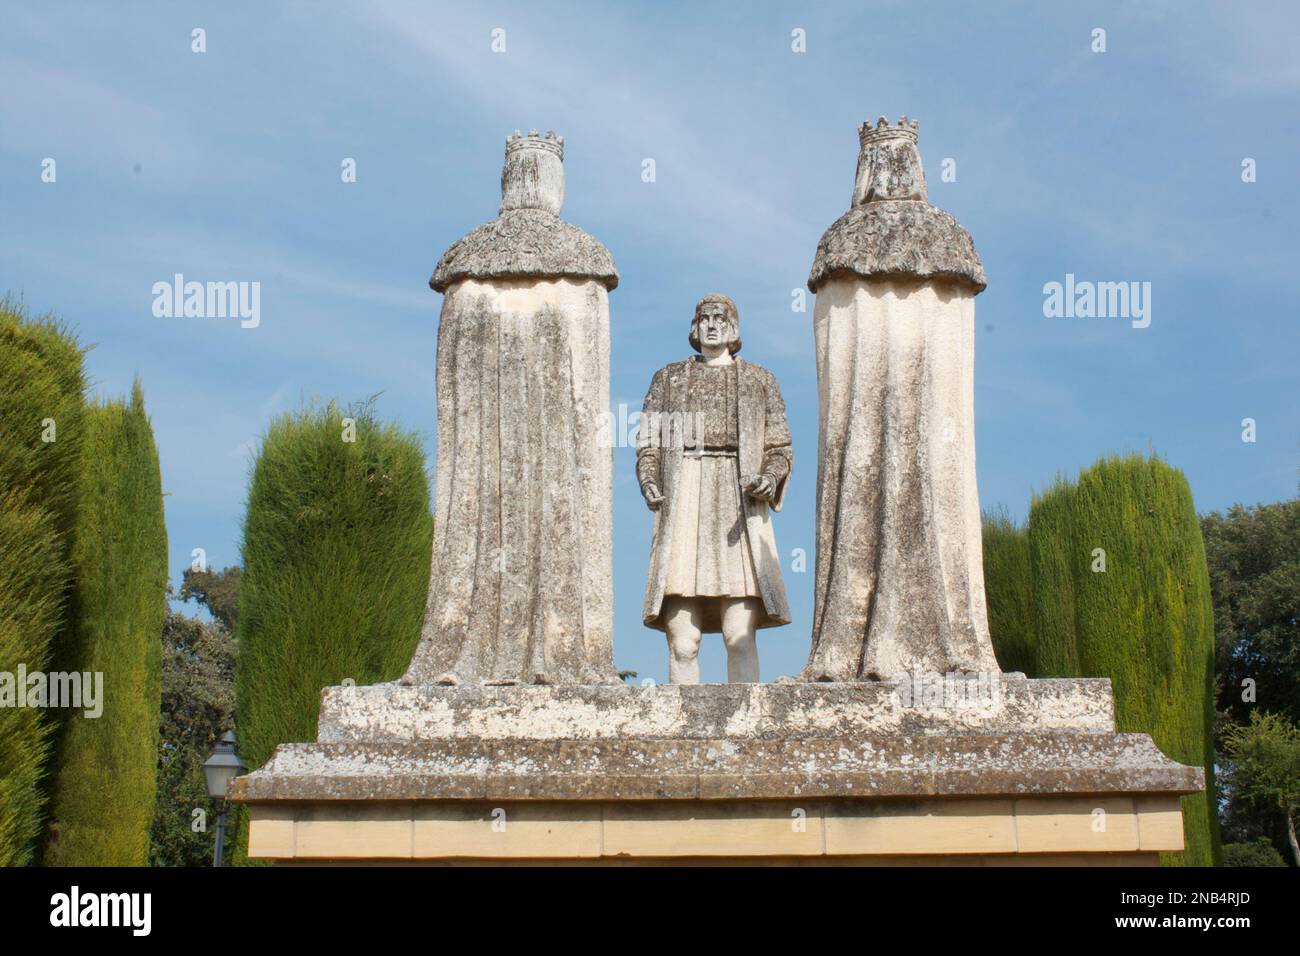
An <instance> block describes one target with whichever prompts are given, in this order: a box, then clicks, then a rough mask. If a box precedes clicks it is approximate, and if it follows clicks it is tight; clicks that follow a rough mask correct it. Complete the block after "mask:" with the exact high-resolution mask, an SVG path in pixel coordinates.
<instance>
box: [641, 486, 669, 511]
mask: <svg viewBox="0 0 1300 956" xmlns="http://www.w3.org/2000/svg"><path fill="white" fill-rule="evenodd" d="M641 497H643V498H645V506H646V507H647V508H649V509H650V510H651V511H658V510H659V506H660V505H661V504H663V503H664V496H663V495H661V494H660V493H659V485H657V484H656V483H655V482H653V481H647V482H646V483H645V484H644V485H642V486H641Z"/></svg>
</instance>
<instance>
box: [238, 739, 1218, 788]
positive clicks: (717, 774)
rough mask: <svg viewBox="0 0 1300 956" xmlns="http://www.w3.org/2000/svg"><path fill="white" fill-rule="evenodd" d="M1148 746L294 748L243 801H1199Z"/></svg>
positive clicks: (814, 742) (717, 743)
mask: <svg viewBox="0 0 1300 956" xmlns="http://www.w3.org/2000/svg"><path fill="white" fill-rule="evenodd" d="M1203 785H1204V780H1203V772H1202V771H1201V769H1200V768H1197V767H1187V766H1183V765H1182V764H1177V763H1174V762H1173V761H1171V760H1169V759H1168V758H1167V757H1165V756H1164V755H1163V754H1161V753H1160V752H1159V751H1158V750H1157V749H1156V747H1155V745H1154V744H1152V742H1151V739H1150V738H1149V737H1148V736H1146V735H1145V734H1050V735H1025V734H1010V735H1008V734H999V735H991V736H946V735H943V736H941V735H932V736H920V737H888V738H884V737H868V738H861V739H853V740H851V739H846V738H842V737H841V738H830V739H828V738H813V739H803V740H784V741H783V740H733V739H723V740H637V739H624V740H597V741H574V740H500V741H482V740H472V739H471V740H442V741H425V742H420V743H326V744H285V745H282V746H280V747H279V748H277V750H276V752H275V755H274V756H273V757H272V759H271V760H270V762H269V763H268V764H267V765H266V766H265V767H264V768H263V769H262V770H259V771H258V772H257V773H254V774H251V775H249V776H246V777H240V778H238V779H237V780H236V782H235V789H234V791H233V793H232V797H233V798H234V799H236V800H238V801H241V802H265V801H280V800H294V801H331V800H433V799H458V800H470V799H473V800H493V799H500V800H604V799H615V800H663V799H680V800H699V799H704V800H711V799H731V800H734V799H745V800H764V799H786V798H790V797H801V796H806V797H922V796H944V797H953V796H993V795H1023V794H1070V793H1088V794H1100V795H1104V794H1138V793H1140V794H1152V793H1179V794H1181V793H1191V792H1194V791H1196V790H1199V789H1201V788H1202V787H1203Z"/></svg>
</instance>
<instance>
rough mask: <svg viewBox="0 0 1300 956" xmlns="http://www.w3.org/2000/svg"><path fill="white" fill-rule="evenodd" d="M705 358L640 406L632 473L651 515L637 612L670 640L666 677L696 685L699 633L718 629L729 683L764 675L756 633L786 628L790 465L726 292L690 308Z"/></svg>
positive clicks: (763, 379) (763, 377) (668, 375)
mask: <svg viewBox="0 0 1300 956" xmlns="http://www.w3.org/2000/svg"><path fill="white" fill-rule="evenodd" d="M689 341H690V343H691V346H692V347H693V348H694V349H695V350H696V351H697V352H698V353H699V354H698V355H695V356H693V357H692V358H689V359H687V360H686V361H684V362H674V363H673V364H671V365H668V366H665V367H664V368H662V369H660V370H659V371H658V372H656V373H655V376H654V379H653V380H652V381H651V383H650V391H649V392H648V393H647V394H646V399H645V405H644V406H643V408H642V412H641V427H640V431H639V433H638V436H637V480H638V481H639V482H640V485H641V494H642V496H643V497H644V498H645V502H646V505H647V506H648V507H649V508H650V510H651V511H653V512H654V513H655V516H654V539H653V544H652V545H651V553H650V574H649V579H648V580H647V582H646V596H645V608H644V613H643V615H642V617H643V620H644V622H645V624H646V626H647V627H653V628H656V629H658V630H661V631H664V632H665V633H666V634H667V635H668V649H669V658H668V679H669V680H670V681H671V682H672V683H674V684H697V683H699V680H700V664H699V650H700V637H701V635H702V634H714V633H718V632H719V631H721V633H722V638H723V641H724V643H725V644H726V647H727V679H728V680H729V681H731V682H744V683H755V682H757V681H758V648H757V645H756V641H755V632H756V630H757V629H758V628H761V627H777V626H779V625H782V624H789V623H790V610H789V607H788V605H787V603H786V596H785V584H784V583H783V581H782V580H781V561H780V557H779V555H778V553H777V550H776V538H775V536H774V535H773V533H772V519H771V512H772V511H780V510H781V502H782V501H783V500H784V498H785V488H786V483H787V481H788V479H789V476H790V470H791V468H792V467H793V465H794V456H793V452H792V450H791V447H790V430H789V428H788V427H787V425H786V421H785V403H784V402H783V401H782V400H781V391H780V389H779V388H777V384H776V379H775V378H774V377H773V376H772V373H771V372H769V371H768V370H767V369H765V368H763V367H762V366H761V365H754V364H752V363H750V362H746V361H744V360H743V359H739V358H736V357H735V355H736V353H737V352H739V351H740V313H739V312H738V311H737V309H736V304H735V303H734V302H732V301H731V299H729V298H728V297H727V296H725V295H720V294H716V293H715V294H712V295H706V296H705V297H704V298H703V299H701V300H700V302H699V304H698V305H696V307H695V318H694V319H693V320H692V322H691V332H690V337H689Z"/></svg>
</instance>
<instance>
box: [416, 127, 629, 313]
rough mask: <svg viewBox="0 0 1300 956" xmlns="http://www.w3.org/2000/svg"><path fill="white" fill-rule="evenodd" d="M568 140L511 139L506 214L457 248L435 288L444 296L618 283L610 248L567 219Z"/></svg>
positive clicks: (505, 171)
mask: <svg viewBox="0 0 1300 956" xmlns="http://www.w3.org/2000/svg"><path fill="white" fill-rule="evenodd" d="M563 205H564V137H563V136H556V135H555V134H554V133H551V132H548V133H547V134H546V135H545V136H539V135H538V134H537V131H536V130H533V131H532V132H530V133H529V134H528V135H527V136H521V135H520V134H519V131H518V130H515V133H514V135H513V136H511V137H509V138H508V139H507V140H506V159H505V164H504V165H503V167H502V169H501V215H500V216H499V217H498V218H496V219H493V220H492V221H491V222H488V223H484V224H483V225H481V226H479V227H478V228H477V229H475V230H474V231H473V232H471V233H469V235H467V236H464V237H462V238H460V239H458V240H456V241H455V242H453V243H452V244H451V246H449V247H448V248H447V251H446V252H444V253H443V254H442V258H441V259H439V260H438V265H437V267H436V268H435V269H434V271H433V276H432V278H430V279H429V285H430V286H431V287H432V288H433V289H434V291H436V292H445V291H446V290H447V289H448V288H449V287H450V286H451V285H452V284H453V283H455V282H458V281H460V280H462V279H561V278H568V279H594V280H595V281H597V282H599V283H600V284H601V285H603V286H604V287H605V289H606V291H609V290H612V289H613V288H614V287H615V286H617V285H618V270H616V269H615V268H614V259H613V257H611V256H610V254H609V250H608V249H606V248H605V247H604V246H603V245H601V244H600V243H599V242H597V241H596V240H595V239H593V238H592V237H591V236H589V235H587V233H585V232H583V231H582V230H581V229H579V228H578V227H577V226H575V225H572V224H571V223H567V222H565V221H564V220H563V219H561V218H560V209H561V207H562V206H563Z"/></svg>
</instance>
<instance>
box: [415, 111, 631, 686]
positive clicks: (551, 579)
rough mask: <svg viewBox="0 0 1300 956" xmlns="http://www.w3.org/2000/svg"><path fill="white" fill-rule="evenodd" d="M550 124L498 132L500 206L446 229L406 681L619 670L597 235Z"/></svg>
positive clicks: (605, 334)
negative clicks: (570, 185) (567, 199)
mask: <svg viewBox="0 0 1300 956" xmlns="http://www.w3.org/2000/svg"><path fill="white" fill-rule="evenodd" d="M562 157H563V147H562V143H561V141H560V140H559V139H558V138H556V137H554V136H553V135H550V134H548V135H547V136H546V137H539V136H537V135H535V134H530V135H529V136H527V137H520V136H519V135H518V134H516V135H515V136H513V137H511V138H510V139H509V140H508V141H507V145H506V158H505V166H504V170H503V173H502V200H501V206H502V212H501V216H500V218H498V219H495V220H493V221H492V222H490V223H488V224H487V225H485V226H483V227H481V228H480V229H477V230H475V231H474V232H473V233H471V234H470V235H469V236H467V237H465V238H464V239H462V240H460V241H459V242H457V243H455V244H454V245H453V246H452V247H451V248H450V249H449V250H448V251H447V253H446V255H444V257H443V259H442V261H441V262H440V263H439V266H438V270H437V272H435V274H434V279H433V281H432V285H433V287H434V288H435V289H438V290H439V291H443V292H444V293H445V298H444V300H443V304H442V313H441V316H440V319H439V323H438V366H437V389H438V456H437V465H438V471H437V476H436V479H435V482H434V486H435V487H434V491H435V510H434V514H435V519H436V523H437V525H436V526H437V534H436V535H435V536H434V543H433V562H432V571H431V574H430V582H429V599H428V608H427V611H426V613H425V619H424V624H423V627H422V630H421V635H420V643H419V646H418V647H417V649H416V651H415V654H414V656H413V659H412V661H411V665H410V667H409V668H408V670H407V673H406V674H405V676H404V677H403V678H402V681H403V682H404V683H407V684H411V685H420V684H428V683H445V684H478V683H525V684H529V683H536V684H564V683H572V684H598V683H602V682H608V683H616V682H617V681H618V677H617V674H616V673H615V671H614V665H613V598H612V595H613V581H612V577H613V558H612V543H611V542H612V534H613V532H612V524H613V516H612V502H611V496H612V481H613V477H612V476H613V449H612V446H611V443H610V441H609V436H608V430H607V427H606V415H607V413H608V411H609V298H608V293H609V289H611V288H613V286H614V284H615V282H616V280H617V274H616V273H615V271H614V266H613V262H612V261H611V260H610V258H609V253H608V252H607V251H606V250H605V248H604V247H603V246H602V245H600V243H598V242H596V240H594V239H592V238H591V237H590V236H588V235H587V234H586V233H584V232H583V231H582V230H580V229H578V228H577V227H575V226H571V225H569V224H567V223H565V222H564V221H563V220H561V219H560V218H559V216H558V212H559V210H560V206H561V203H562V201H563V198H564V171H563V167H562V165H561V161H562Z"/></svg>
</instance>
